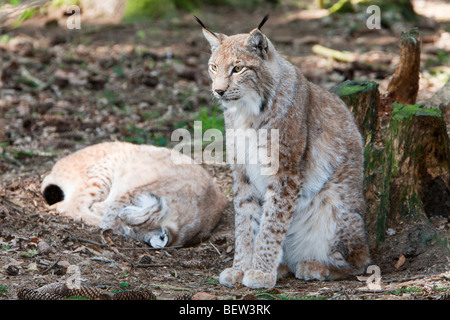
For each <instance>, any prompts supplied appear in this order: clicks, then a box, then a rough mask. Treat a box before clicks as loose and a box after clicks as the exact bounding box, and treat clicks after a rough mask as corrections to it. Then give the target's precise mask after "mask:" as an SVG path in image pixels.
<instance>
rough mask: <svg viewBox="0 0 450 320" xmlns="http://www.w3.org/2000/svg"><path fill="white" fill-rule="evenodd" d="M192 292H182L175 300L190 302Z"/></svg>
mask: <svg viewBox="0 0 450 320" xmlns="http://www.w3.org/2000/svg"><path fill="white" fill-rule="evenodd" d="M192 296H193V293H192V292H183V293H180V294H177V295H176V296H175V300H192Z"/></svg>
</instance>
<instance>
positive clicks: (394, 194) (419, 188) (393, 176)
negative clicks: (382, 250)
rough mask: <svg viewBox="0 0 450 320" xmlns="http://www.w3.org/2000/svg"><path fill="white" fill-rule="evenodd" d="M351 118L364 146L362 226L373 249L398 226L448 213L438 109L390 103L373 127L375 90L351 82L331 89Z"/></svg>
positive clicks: (447, 161) (447, 157)
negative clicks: (383, 119)
mask: <svg viewBox="0 0 450 320" xmlns="http://www.w3.org/2000/svg"><path fill="white" fill-rule="evenodd" d="M333 91H334V92H335V93H337V94H338V95H339V96H340V97H341V98H342V99H343V100H344V102H346V104H347V105H348V106H349V108H350V109H351V110H352V112H353V113H354V115H355V118H356V122H357V123H358V126H360V128H361V132H362V135H363V138H364V141H365V142H366V144H365V164H364V165H365V168H364V170H365V183H364V188H365V195H366V201H367V206H368V212H367V216H366V225H367V229H368V234H369V241H370V244H371V246H372V247H379V246H380V245H382V243H383V241H384V240H385V235H386V230H387V228H390V227H393V228H395V226H397V225H398V224H399V223H416V222H417V221H422V222H424V223H427V221H428V217H431V216H435V215H447V214H448V213H449V212H450V181H449V179H450V175H449V169H450V154H449V149H448V135H447V132H446V126H445V123H444V121H443V117H442V112H441V111H440V110H439V109H425V108H423V105H402V104H398V103H394V104H393V111H392V115H391V118H390V120H389V122H388V125H387V126H385V127H383V128H377V121H376V117H377V108H376V106H377V103H378V101H379V92H378V86H377V85H376V84H374V83H367V82H356V81H350V82H346V83H344V84H342V85H341V86H339V87H337V88H334V89H333Z"/></svg>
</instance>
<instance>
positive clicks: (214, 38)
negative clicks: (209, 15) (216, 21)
mask: <svg viewBox="0 0 450 320" xmlns="http://www.w3.org/2000/svg"><path fill="white" fill-rule="evenodd" d="M194 18H195V20H197V22H198V23H199V24H200V25H201V26H202V29H203V35H204V36H205V38H206V40H208V42H209V45H210V46H211V51H214V50H215V49H216V48H217V47H218V46H219V45H220V44H221V43H222V41H223V40H225V39H226V38H227V36H226V35H224V34H222V33H214V32H212V31H211V30H209V29H208V28H206V26H205V24H204V23H203V22H202V21H201V20H200V19H199V18H197V17H196V16H194Z"/></svg>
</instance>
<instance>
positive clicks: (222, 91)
mask: <svg viewBox="0 0 450 320" xmlns="http://www.w3.org/2000/svg"><path fill="white" fill-rule="evenodd" d="M215 91H216V93H217V94H218V95H219V96H221V97H222V96H223V95H224V93H225V90H221V89H217V90H215Z"/></svg>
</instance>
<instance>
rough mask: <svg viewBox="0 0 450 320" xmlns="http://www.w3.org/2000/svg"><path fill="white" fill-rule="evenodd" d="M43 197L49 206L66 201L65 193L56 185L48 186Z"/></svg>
mask: <svg viewBox="0 0 450 320" xmlns="http://www.w3.org/2000/svg"><path fill="white" fill-rule="evenodd" d="M43 196H44V198H45V201H47V203H48V204H49V205H53V204H55V203H58V202H61V201H63V200H64V192H63V191H62V189H61V188H60V187H59V186H57V185H55V184H50V185H48V186H47V187H46V188H45V189H44V192H43Z"/></svg>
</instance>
